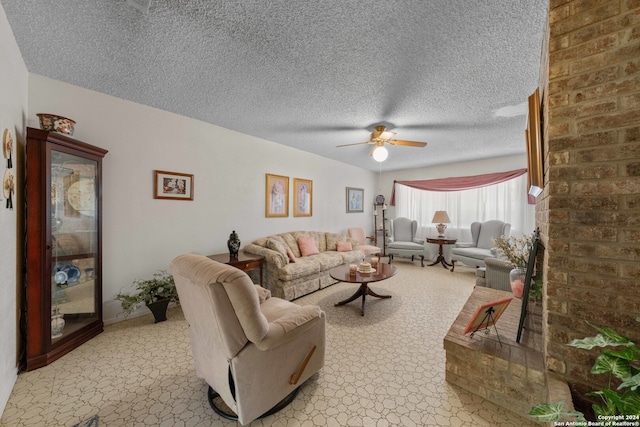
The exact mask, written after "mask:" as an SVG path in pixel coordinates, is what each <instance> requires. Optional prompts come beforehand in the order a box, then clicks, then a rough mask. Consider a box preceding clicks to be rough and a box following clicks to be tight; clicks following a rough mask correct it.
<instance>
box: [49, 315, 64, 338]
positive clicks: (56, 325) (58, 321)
mask: <svg viewBox="0 0 640 427" xmlns="http://www.w3.org/2000/svg"><path fill="white" fill-rule="evenodd" d="M64 325H65V321H64V314H60V310H59V309H57V308H56V309H54V310H53V314H52V315H51V339H56V338H60V337H61V336H62V331H64Z"/></svg>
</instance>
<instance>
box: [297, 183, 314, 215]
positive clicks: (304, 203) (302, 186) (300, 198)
mask: <svg viewBox="0 0 640 427" xmlns="http://www.w3.org/2000/svg"><path fill="white" fill-rule="evenodd" d="M312 214H313V181H311V180H310V179H300V178H293V216H311V215H312Z"/></svg>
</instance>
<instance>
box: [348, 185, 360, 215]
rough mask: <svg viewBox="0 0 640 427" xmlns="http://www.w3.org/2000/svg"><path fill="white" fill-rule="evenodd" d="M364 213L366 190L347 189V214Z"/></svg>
mask: <svg viewBox="0 0 640 427" xmlns="http://www.w3.org/2000/svg"><path fill="white" fill-rule="evenodd" d="M353 212H364V189H362V188H353V187H347V213H353Z"/></svg>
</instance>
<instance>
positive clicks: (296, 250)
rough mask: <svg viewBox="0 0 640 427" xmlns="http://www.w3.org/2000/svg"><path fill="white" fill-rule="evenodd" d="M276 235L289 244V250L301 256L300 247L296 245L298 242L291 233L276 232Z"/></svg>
mask: <svg viewBox="0 0 640 427" xmlns="http://www.w3.org/2000/svg"><path fill="white" fill-rule="evenodd" d="M278 236H280V238H282V240H284V242H285V243H286V244H287V246H289V249H291V252H293V254H294V255H295V256H296V257H299V256H302V254H301V253H300V248H299V247H298V242H297V241H296V238H295V237H294V236H293V235H292V234H291V233H282V234H278Z"/></svg>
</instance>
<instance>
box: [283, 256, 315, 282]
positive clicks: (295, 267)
mask: <svg viewBox="0 0 640 427" xmlns="http://www.w3.org/2000/svg"><path fill="white" fill-rule="evenodd" d="M320 271H322V267H321V265H320V263H319V262H318V261H317V260H314V259H313V257H302V258H298V259H297V261H296V262H290V263H289V264H287V265H285V266H284V267H282V268H280V269H278V278H279V279H280V280H284V281H290V280H295V279H298V278H300V277H305V276H309V275H311V274H315V273H319V272H320Z"/></svg>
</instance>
